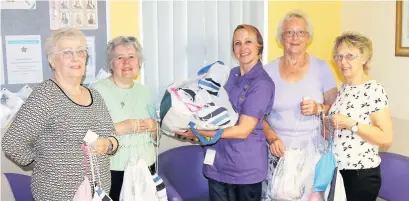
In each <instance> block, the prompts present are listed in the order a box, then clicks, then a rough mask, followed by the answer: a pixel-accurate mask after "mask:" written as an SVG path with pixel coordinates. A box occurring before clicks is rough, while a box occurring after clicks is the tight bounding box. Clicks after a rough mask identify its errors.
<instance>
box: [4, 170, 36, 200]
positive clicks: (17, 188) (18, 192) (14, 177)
mask: <svg viewBox="0 0 409 201" xmlns="http://www.w3.org/2000/svg"><path fill="white" fill-rule="evenodd" d="M4 175H5V176H6V178H7V181H8V182H9V184H10V188H11V191H12V192H13V196H14V199H15V200H16V201H32V200H33V195H32V194H31V188H30V181H31V177H30V176H28V175H24V174H16V173H4Z"/></svg>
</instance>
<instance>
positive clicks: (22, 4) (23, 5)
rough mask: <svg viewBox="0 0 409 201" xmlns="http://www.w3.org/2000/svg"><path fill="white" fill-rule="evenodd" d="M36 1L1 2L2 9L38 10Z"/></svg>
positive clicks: (15, 0) (3, 0)
mask: <svg viewBox="0 0 409 201" xmlns="http://www.w3.org/2000/svg"><path fill="white" fill-rule="evenodd" d="M36 5H37V4H36V0H1V9H36Z"/></svg>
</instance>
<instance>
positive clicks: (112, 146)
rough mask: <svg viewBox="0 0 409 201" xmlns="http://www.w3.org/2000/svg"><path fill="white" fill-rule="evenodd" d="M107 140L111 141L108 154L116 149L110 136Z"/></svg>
mask: <svg viewBox="0 0 409 201" xmlns="http://www.w3.org/2000/svg"><path fill="white" fill-rule="evenodd" d="M107 140H108V141H109V144H108V151H107V154H112V152H113V150H114V143H112V141H111V140H110V139H109V138H107Z"/></svg>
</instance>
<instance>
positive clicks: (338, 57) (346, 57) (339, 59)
mask: <svg viewBox="0 0 409 201" xmlns="http://www.w3.org/2000/svg"><path fill="white" fill-rule="evenodd" d="M357 57H358V55H353V54H346V55H342V54H336V55H335V56H334V60H335V61H342V59H343V58H345V59H346V60H348V61H352V60H354V59H356V58H357Z"/></svg>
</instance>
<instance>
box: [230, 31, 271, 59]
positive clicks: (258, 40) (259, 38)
mask: <svg viewBox="0 0 409 201" xmlns="http://www.w3.org/2000/svg"><path fill="white" fill-rule="evenodd" d="M239 29H244V30H246V31H247V32H248V33H249V35H254V36H255V37H256V41H253V42H254V44H255V45H256V46H257V48H258V56H259V58H260V59H261V57H262V55H263V49H264V45H263V36H262V35H261V33H260V31H259V30H258V29H257V28H256V27H255V26H253V25H248V24H240V25H238V26H237V27H236V29H235V30H234V32H233V38H232V44H231V47H232V51H233V52H234V33H236V31H237V30H239Z"/></svg>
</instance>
